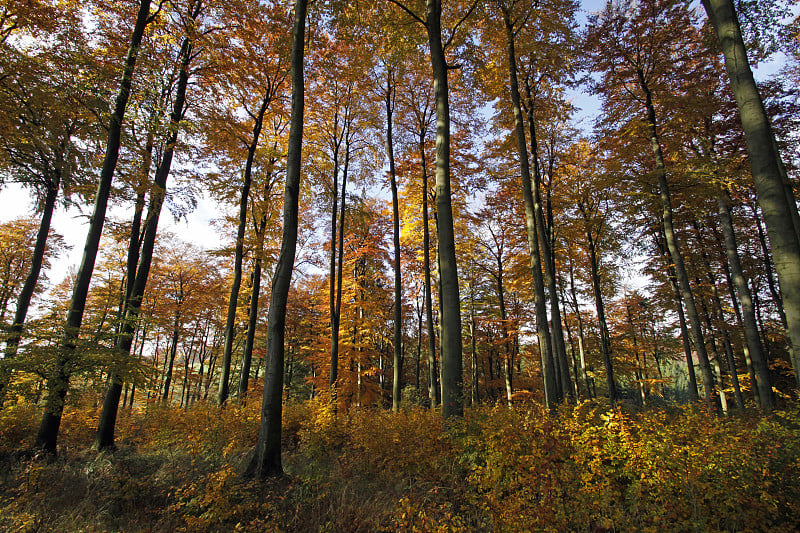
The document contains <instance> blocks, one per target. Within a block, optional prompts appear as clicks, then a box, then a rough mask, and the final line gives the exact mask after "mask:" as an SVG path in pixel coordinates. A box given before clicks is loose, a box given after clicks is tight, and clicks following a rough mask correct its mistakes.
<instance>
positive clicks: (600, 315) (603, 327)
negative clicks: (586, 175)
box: [578, 203, 617, 405]
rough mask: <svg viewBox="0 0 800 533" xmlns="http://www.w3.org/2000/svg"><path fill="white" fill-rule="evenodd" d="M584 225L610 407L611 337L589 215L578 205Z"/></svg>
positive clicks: (613, 399)
mask: <svg viewBox="0 0 800 533" xmlns="http://www.w3.org/2000/svg"><path fill="white" fill-rule="evenodd" d="M578 209H580V211H581V213H582V214H583V218H584V222H585V224H586V242H587V244H588V245H589V263H590V266H591V271H592V288H593V289H594V301H595V308H596V309H597V321H598V323H599V324H600V348H601V351H602V353H603V366H604V367H605V369H606V382H607V383H608V399H609V400H611V403H612V405H615V404H616V403H617V384H616V382H615V380H614V365H613V364H612V362H611V336H610V335H609V333H608V325H607V324H606V312H605V307H604V305H603V291H602V290H601V286H600V268H599V265H598V262H597V250H596V248H595V242H594V237H593V236H592V229H591V226H590V223H589V214H588V213H587V211H586V209H585V207H584V205H583V204H582V203H580V204H578Z"/></svg>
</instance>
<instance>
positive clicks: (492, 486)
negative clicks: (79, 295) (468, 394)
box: [0, 393, 800, 532]
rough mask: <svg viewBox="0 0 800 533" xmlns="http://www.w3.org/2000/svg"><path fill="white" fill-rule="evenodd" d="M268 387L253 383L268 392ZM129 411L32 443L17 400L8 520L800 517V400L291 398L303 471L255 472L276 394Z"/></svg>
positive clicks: (296, 454) (56, 525) (407, 521)
mask: <svg viewBox="0 0 800 533" xmlns="http://www.w3.org/2000/svg"><path fill="white" fill-rule="evenodd" d="M253 397H256V396H255V393H254V396H253ZM251 403H252V404H253V405H248V406H241V405H237V404H231V405H229V406H228V407H227V408H225V409H223V410H220V409H218V408H216V407H213V406H211V405H207V404H204V403H203V404H200V403H198V404H196V405H194V406H193V407H191V408H189V409H177V408H165V407H162V406H158V405H155V404H153V405H149V406H148V407H147V408H146V409H145V408H144V407H142V408H137V409H134V410H132V411H131V410H124V411H122V413H121V416H120V421H119V426H118V431H117V443H118V450H117V451H116V452H114V453H99V454H98V453H96V452H93V451H91V450H90V449H89V445H90V444H91V441H92V435H93V431H94V428H95V424H96V421H97V412H96V409H95V408H93V407H90V406H80V405H75V406H69V407H68V408H67V409H66V412H65V416H64V419H63V422H62V434H61V437H60V445H59V446H60V447H59V455H58V457H57V458H55V459H51V460H44V459H42V458H41V457H36V456H34V455H33V453H32V452H31V451H30V444H31V440H32V438H33V435H35V423H36V420H38V418H39V416H40V411H38V408H37V407H35V406H32V405H29V404H24V403H23V404H16V405H12V406H6V407H5V408H4V409H3V410H2V411H0V531H26V532H27V531H65V532H67V531H69V532H74V531H84V532H98V531H124V532H139V531H157V532H167V531H198V532H200V531H203V532H205V531H332V532H333V531H337V532H338V531H341V532H357V531H365V532H366V531H369V532H372V531H502V532H505V531H659V532H663V531H787V532H788V531H798V530H800V484H798V482H797V481H798V479H800V408H798V406H797V405H791V406H789V407H787V408H785V409H784V410H781V411H776V412H775V413H773V414H771V415H769V416H761V415H759V414H758V413H756V412H755V411H747V412H745V413H737V414H732V415H730V416H727V417H722V416H717V415H715V414H713V413H709V412H707V411H705V410H703V409H697V408H694V409H692V408H686V407H666V408H658V409H656V408H650V409H644V410H641V409H635V410H634V409H623V410H619V409H617V410H612V409H610V408H609V406H608V405H607V404H604V403H603V402H584V403H580V404H579V405H577V406H575V405H572V406H564V407H563V408H562V409H561V410H560V411H559V412H558V413H555V414H551V413H547V412H546V411H545V410H544V409H543V408H542V407H541V406H539V405H538V404H535V403H523V404H519V405H516V406H515V407H514V408H513V409H509V408H507V407H505V406H495V407H476V408H472V409H468V411H467V413H466V415H465V417H464V418H463V420H458V421H456V422H453V423H448V424H447V425H443V423H442V420H441V416H440V415H438V414H437V413H435V412H430V411H429V410H424V409H422V408H417V407H414V408H409V409H405V410H402V411H401V412H399V413H392V412H390V411H386V410H381V409H377V408H351V409H349V410H347V409H343V408H340V409H339V410H338V414H336V413H335V412H334V411H333V409H331V408H330V407H329V405H328V403H327V402H326V400H324V399H316V400H312V401H306V402H302V403H296V402H289V403H288V404H287V405H286V407H285V412H284V439H283V444H284V449H285V454H284V458H283V463H284V469H285V470H286V475H285V476H283V477H282V478H279V479H274V480H267V481H252V480H247V479H244V478H243V477H242V476H241V472H242V471H243V470H244V467H245V466H246V464H247V459H248V454H249V451H250V450H251V449H252V447H253V445H254V443H255V437H256V434H257V427H258V416H259V415H258V413H259V406H258V405H255V404H257V403H258V402H251Z"/></svg>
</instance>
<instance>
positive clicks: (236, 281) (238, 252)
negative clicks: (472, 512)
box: [217, 91, 271, 406]
mask: <svg viewBox="0 0 800 533" xmlns="http://www.w3.org/2000/svg"><path fill="white" fill-rule="evenodd" d="M270 96H271V95H270V93H269V91H268V92H267V94H266V95H265V96H264V99H263V100H262V101H261V107H260V108H259V110H258V114H257V115H256V117H255V119H256V120H255V124H254V125H253V136H252V138H251V140H250V144H249V145H248V146H247V161H246V162H245V165H244V179H243V181H242V196H241V198H240V200H239V226H238V227H237V229H236V249H235V252H234V259H233V283H232V284H231V295H230V298H229V299H228V314H227V317H226V320H225V344H224V345H223V348H222V362H221V366H220V377H219V392H218V393H217V405H220V406H221V405H225V402H226V401H228V390H229V386H230V374H231V357H232V355H233V340H234V337H235V336H236V310H237V308H238V307H239V288H240V287H241V285H242V260H243V258H244V233H245V230H246V229H247V202H248V201H249V197H250V185H251V183H252V171H253V160H254V159H255V156H256V149H257V148H258V138H259V137H260V136H261V128H262V125H263V123H264V113H266V112H267V107H269V103H270V99H271V98H270Z"/></svg>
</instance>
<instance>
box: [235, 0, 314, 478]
mask: <svg viewBox="0 0 800 533" xmlns="http://www.w3.org/2000/svg"><path fill="white" fill-rule="evenodd" d="M307 7H308V1H307V0H295V9H294V30H293V34H292V114H291V122H290V127H289V151H288V152H289V153H288V156H287V162H286V190H285V193H284V208H283V220H284V224H283V237H282V239H281V252H280V256H279V258H278V264H277V266H276V268H275V275H274V277H273V282H272V298H271V302H270V306H269V314H268V315H267V367H266V368H265V370H264V396H263V400H262V408H261V424H260V426H259V431H258V441H257V442H256V448H255V452H254V454H253V458H252V460H251V461H250V464H249V465H248V467H247V471H246V473H245V475H246V476H248V477H258V478H265V477H267V476H278V475H281V474H282V473H283V467H282V466H281V415H282V413H283V403H282V401H283V351H284V334H285V329H286V303H287V300H288V297H289V286H290V284H291V281H292V270H293V268H294V257H295V251H296V248H297V220H298V199H299V196H300V165H301V157H300V156H301V151H302V143H303V107H304V106H303V104H304V95H303V91H304V80H303V52H304V45H305V26H306V25H305V22H306V10H307Z"/></svg>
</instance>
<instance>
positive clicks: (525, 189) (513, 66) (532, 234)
mask: <svg viewBox="0 0 800 533" xmlns="http://www.w3.org/2000/svg"><path fill="white" fill-rule="evenodd" d="M501 9H502V11H503V20H504V23H505V27H506V45H507V53H508V66H509V80H510V81H509V89H510V90H511V105H512V109H513V112H514V131H515V132H516V137H517V151H518V154H519V161H520V172H521V176H520V178H521V181H522V202H523V205H524V206H525V228H526V230H527V236H528V253H529V254H530V262H531V270H532V271H533V279H534V292H535V294H536V298H535V307H536V333H537V336H538V338H539V352H540V355H541V361H542V378H543V382H544V390H545V403H546V404H547V406H548V407H549V408H551V409H552V408H554V407H555V405H556V403H558V402H559V400H560V398H559V396H558V394H557V385H556V379H557V377H556V373H555V368H554V364H553V363H554V361H553V350H552V343H551V339H550V332H549V328H548V327H547V308H546V304H545V295H544V280H543V279H542V268H541V256H540V253H539V246H538V237H537V227H536V217H535V211H534V198H533V188H532V186H531V181H532V180H531V170H530V160H529V159H528V144H527V140H526V138H525V123H524V121H523V118H522V104H521V101H522V99H521V97H520V93H519V78H518V75H517V59H516V51H515V46H514V41H515V37H516V34H515V30H514V23H513V21H512V20H511V13H510V12H509V10H508V9H507V8H506V7H505V6H501Z"/></svg>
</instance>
